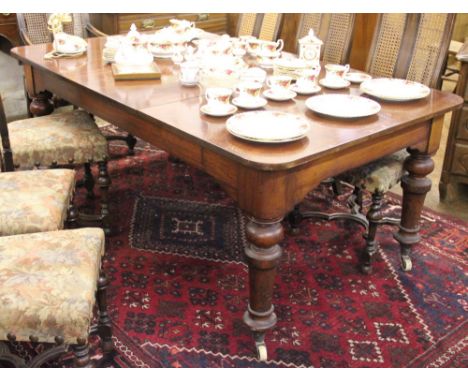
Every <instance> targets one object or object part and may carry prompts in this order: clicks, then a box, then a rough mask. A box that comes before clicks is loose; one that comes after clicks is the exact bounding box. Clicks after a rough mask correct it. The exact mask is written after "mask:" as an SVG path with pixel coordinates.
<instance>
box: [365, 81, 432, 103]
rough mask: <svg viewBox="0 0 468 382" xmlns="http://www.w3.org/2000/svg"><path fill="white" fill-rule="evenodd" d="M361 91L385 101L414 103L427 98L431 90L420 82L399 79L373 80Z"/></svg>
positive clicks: (367, 82)
mask: <svg viewBox="0 0 468 382" xmlns="http://www.w3.org/2000/svg"><path fill="white" fill-rule="evenodd" d="M360 88H361V91H362V92H364V93H366V94H368V95H370V96H372V97H376V98H379V99H382V100H385V101H395V102H404V101H414V100H418V99H422V98H425V97H427V96H428V95H429V94H430V93H431V89H430V88H428V87H427V86H426V85H423V84H421V83H419V82H415V81H408V80H402V79H398V78H373V79H371V80H367V81H364V82H363V83H362V84H361V86H360Z"/></svg>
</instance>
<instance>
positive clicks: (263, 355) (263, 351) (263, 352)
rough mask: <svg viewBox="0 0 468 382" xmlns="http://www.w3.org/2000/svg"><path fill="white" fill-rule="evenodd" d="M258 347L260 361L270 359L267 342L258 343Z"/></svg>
mask: <svg viewBox="0 0 468 382" xmlns="http://www.w3.org/2000/svg"><path fill="white" fill-rule="evenodd" d="M255 346H256V347H257V357H258V360H259V361H266V360H267V359H268V352H267V347H266V345H265V342H261V343H256V344H255Z"/></svg>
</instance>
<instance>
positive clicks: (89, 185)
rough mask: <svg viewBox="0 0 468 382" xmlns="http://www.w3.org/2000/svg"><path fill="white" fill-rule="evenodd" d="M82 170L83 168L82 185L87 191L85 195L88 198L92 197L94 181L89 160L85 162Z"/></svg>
mask: <svg viewBox="0 0 468 382" xmlns="http://www.w3.org/2000/svg"><path fill="white" fill-rule="evenodd" d="M84 170H85V173H84V179H83V185H84V187H85V188H86V191H87V193H86V197H87V198H88V199H94V185H95V181H94V177H93V173H92V172H91V163H89V162H88V163H85V165H84Z"/></svg>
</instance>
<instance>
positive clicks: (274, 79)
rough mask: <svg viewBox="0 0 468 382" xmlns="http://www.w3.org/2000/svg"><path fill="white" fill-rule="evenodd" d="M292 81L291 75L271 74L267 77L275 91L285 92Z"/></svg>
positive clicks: (278, 92) (272, 89) (270, 86)
mask: <svg viewBox="0 0 468 382" xmlns="http://www.w3.org/2000/svg"><path fill="white" fill-rule="evenodd" d="M291 81H292V77H290V76H271V77H269V78H268V79H267V85H268V87H269V88H270V89H271V91H272V92H273V93H277V94H284V93H287V92H288V91H289V86H290V85H291Z"/></svg>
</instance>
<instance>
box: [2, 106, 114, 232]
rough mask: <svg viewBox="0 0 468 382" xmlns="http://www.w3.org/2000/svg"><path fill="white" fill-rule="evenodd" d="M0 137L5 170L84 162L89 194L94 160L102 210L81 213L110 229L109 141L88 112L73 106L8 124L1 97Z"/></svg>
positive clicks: (85, 217) (53, 166)
mask: <svg viewBox="0 0 468 382" xmlns="http://www.w3.org/2000/svg"><path fill="white" fill-rule="evenodd" d="M0 138H1V143H2V144H1V148H0V151H1V152H2V154H3V157H4V165H5V171H14V170H15V169H20V170H30V169H34V168H37V167H41V166H45V167H52V168H55V167H69V166H76V165H84V168H85V177H84V186H85V187H86V189H87V191H88V195H89V196H92V195H93V190H94V185H95V181H94V178H93V176H92V174H91V165H92V164H93V163H97V164H98V167H99V177H98V179H97V183H98V186H99V188H100V190H101V199H100V203H101V214H100V216H99V217H92V216H86V215H82V218H83V219H85V220H101V221H102V223H103V226H104V227H105V229H106V230H107V231H109V207H108V190H109V186H110V177H109V173H108V171H107V159H108V149H107V146H108V144H107V140H106V138H105V137H104V136H103V135H102V134H101V132H100V131H99V128H98V127H97V125H96V123H95V122H94V120H93V119H92V118H91V116H90V115H89V114H88V113H86V112H85V111H83V110H73V111H70V112H64V113H56V114H51V115H47V116H44V117H37V118H28V119H24V120H19V121H14V122H10V123H8V124H7V122H6V116H5V113H4V110H3V103H2V101H1V99H0ZM51 186H52V184H51Z"/></svg>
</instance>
